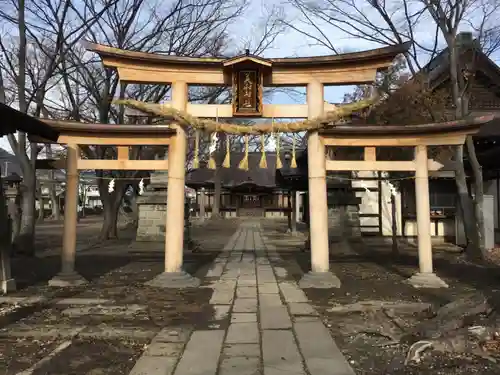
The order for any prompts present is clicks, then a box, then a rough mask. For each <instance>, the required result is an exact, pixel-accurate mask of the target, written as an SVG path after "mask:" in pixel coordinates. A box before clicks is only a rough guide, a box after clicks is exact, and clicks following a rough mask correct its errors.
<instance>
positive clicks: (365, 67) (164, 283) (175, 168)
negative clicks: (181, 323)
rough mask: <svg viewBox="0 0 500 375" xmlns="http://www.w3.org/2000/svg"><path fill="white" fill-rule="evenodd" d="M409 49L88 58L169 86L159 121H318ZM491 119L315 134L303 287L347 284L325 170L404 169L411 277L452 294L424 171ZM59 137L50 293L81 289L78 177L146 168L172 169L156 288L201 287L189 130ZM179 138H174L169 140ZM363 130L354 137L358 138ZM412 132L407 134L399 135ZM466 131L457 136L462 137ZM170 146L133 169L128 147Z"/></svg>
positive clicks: (86, 131)
mask: <svg viewBox="0 0 500 375" xmlns="http://www.w3.org/2000/svg"><path fill="white" fill-rule="evenodd" d="M408 48H409V44H404V45H400V46H391V47H385V48H380V49H375V50H371V51H363V52H355V53H348V54H343V55H335V56H320V57H305V58H277V59H263V58H260V57H258V56H252V55H250V54H248V53H247V54H245V55H242V56H237V57H234V58H231V59H222V58H191V57H181V56H162V55H156V54H150V53H142V52H133V51H124V50H119V49H116V48H112V47H107V46H103V45H95V44H88V50H90V51H93V52H96V53H98V54H99V55H100V56H101V58H102V60H103V63H104V65H105V66H106V67H109V68H114V69H117V71H118V74H119V76H120V79H121V80H122V81H125V82H131V83H144V84H154V83H160V84H170V85H171V88H172V90H171V91H172V98H171V101H170V102H169V103H164V104H158V105H156V107H155V105H152V106H151V105H150V108H154V107H155V108H156V110H153V112H158V113H160V114H161V112H162V111H161V109H162V108H165V107H170V108H174V109H175V110H178V111H181V112H182V113H187V114H188V115H190V116H195V117H200V118H214V117H219V118H227V117H263V118H280V117H285V118H308V119H317V118H319V117H321V116H322V115H323V114H324V113H325V112H327V111H330V110H333V109H334V108H335V106H333V105H330V104H325V102H324V86H325V85H333V84H337V85H338V84H360V83H372V82H373V81H374V80H375V77H376V73H377V71H379V70H380V69H386V68H388V67H389V66H390V65H391V63H392V61H393V60H394V58H395V57H396V56H397V55H398V54H399V53H402V52H405V51H406V50H407V49H408ZM190 84H191V85H221V86H232V89H233V103H232V104H229V105H214V104H194V103H189V102H188V86H189V85H190ZM287 85H288V86H305V87H306V88H307V104H306V105H266V104H264V103H263V97H262V92H263V88H264V87H265V86H287ZM487 120H489V118H482V119H480V120H474V121H465V122H459V123H448V124H431V125H419V126H409V127H392V128H390V127H385V129H391V132H387V130H386V132H385V133H380V132H381V131H382V130H380V129H382V128H383V127H382V128H378V127H377V128H378V129H379V130H376V128H375V127H363V126H361V127H360V126H351V127H350V126H344V127H339V126H337V127H335V128H334V129H333V130H330V131H323V132H319V131H316V130H313V131H310V132H309V134H308V160H309V176H308V178H309V192H310V197H311V199H310V205H309V210H310V218H311V223H310V233H311V261H312V262H311V263H312V270H311V272H310V273H308V274H306V275H305V276H304V278H303V280H302V281H301V285H302V286H304V287H338V286H339V285H340V282H339V280H338V278H337V276H335V275H334V274H332V273H331V272H330V267H329V254H328V223H327V199H326V181H325V175H326V171H327V170H346V169H347V170H356V169H362V170H386V171H391V170H405V171H415V173H416V181H417V191H418V193H417V199H418V207H419V208H418V212H419V214H418V216H419V218H418V230H419V257H420V273H419V274H418V275H416V276H415V277H414V278H412V282H413V284H414V285H416V286H445V284H444V283H443V282H442V281H440V280H439V279H438V278H437V277H436V276H435V274H434V273H433V270H432V250H431V246H430V232H429V225H430V218H429V207H428V206H429V192H428V182H427V171H428V170H429V167H430V169H435V168H437V165H436V164H435V163H433V162H428V160H427V151H426V150H427V149H426V147H427V146H429V145H436V144H441V145H457V144H462V143H463V142H464V140H465V137H466V135H467V134H472V133H474V132H475V131H477V130H478V129H479V126H480V124H481V123H482V122H486V121H487ZM46 122H47V123H49V124H51V125H52V126H54V127H55V128H56V129H58V130H60V131H61V133H62V135H61V136H60V138H59V139H58V142H59V143H64V144H68V146H69V147H68V150H69V151H68V152H69V153H68V158H67V169H68V191H67V194H68V199H70V200H71V201H69V200H68V202H67V204H66V207H67V209H68V210H70V212H67V214H66V215H65V220H66V221H65V227H64V246H63V251H62V257H63V269H62V270H61V273H60V274H59V275H58V276H56V277H55V278H54V279H53V280H52V281H51V284H52V285H60V286H62V285H74V284H75V283H76V284H78V283H82V282H84V280H82V278H81V277H80V276H79V275H78V274H76V272H75V270H74V259H75V227H76V184H77V178H76V176H77V173H78V170H79V169H93V168H96V169H135V170H138V169H147V170H161V169H167V167H168V170H169V175H168V196H167V219H166V221H167V224H166V240H165V272H164V273H163V274H161V275H159V276H158V277H156V278H155V279H154V280H152V281H151V282H150V285H155V286H161V287H185V286H196V285H198V284H199V281H198V280H196V279H194V278H192V277H191V276H190V275H188V274H186V273H185V272H184V271H183V270H182V252H183V234H184V231H183V207H184V206H183V204H184V179H185V171H184V166H185V158H186V131H185V128H184V127H182V126H176V125H172V127H168V126H163V127H161V126H160V127H158V126H156V128H155V126H154V125H149V126H134V125H122V126H120V125H107V124H102V125H96V124H94V125H92V124H75V123H68V122H66V123H61V122H57V121H46ZM172 129H175V133H174V132H173V131H172ZM356 129H357V130H356ZM402 129H405V130H402ZM458 129H459V131H458ZM82 144H106V145H117V146H118V160H99V161H97V160H90V161H89V160H82V159H80V158H79V153H78V145H82ZM148 144H168V145H169V154H168V156H169V160H168V161H167V162H164V161H158V162H157V163H156V164H154V163H153V161H149V160H148V161H143V160H140V161H139V160H128V152H127V147H128V146H131V145H148ZM339 145H344V146H350V145H352V146H364V147H367V148H366V149H365V160H364V161H363V162H362V163H361V164H360V163H358V164H353V163H355V162H351V161H349V162H347V161H327V160H326V157H325V146H339ZM391 145H394V146H401V145H406V146H411V147H415V149H416V158H415V160H414V161H411V162H403V161H390V162H382V161H377V160H375V156H374V155H375V149H374V147H377V146H391Z"/></svg>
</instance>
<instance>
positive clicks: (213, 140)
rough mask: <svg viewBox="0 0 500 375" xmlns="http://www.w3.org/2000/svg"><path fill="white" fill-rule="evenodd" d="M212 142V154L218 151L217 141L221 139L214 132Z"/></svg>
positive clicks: (210, 148)
mask: <svg viewBox="0 0 500 375" xmlns="http://www.w3.org/2000/svg"><path fill="white" fill-rule="evenodd" d="M211 138H212V140H211V141H212V142H211V143H210V147H209V149H208V150H209V152H210V154H212V153H213V152H214V151H215V150H216V149H217V141H218V140H219V137H218V136H217V133H216V132H214V133H212V137H211Z"/></svg>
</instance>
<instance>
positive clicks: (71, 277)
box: [49, 272, 88, 288]
mask: <svg viewBox="0 0 500 375" xmlns="http://www.w3.org/2000/svg"><path fill="white" fill-rule="evenodd" d="M85 284H88V281H87V280H85V278H83V276H81V275H80V274H79V273H78V272H70V273H63V272H61V273H59V274H57V275H55V276H54V277H53V278H52V279H50V280H49V286H54V287H57V288H66V287H71V286H80V285H85Z"/></svg>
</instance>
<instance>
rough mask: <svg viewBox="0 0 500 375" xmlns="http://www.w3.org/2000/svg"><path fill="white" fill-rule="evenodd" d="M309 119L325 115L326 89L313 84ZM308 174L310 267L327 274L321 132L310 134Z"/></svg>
mask: <svg viewBox="0 0 500 375" xmlns="http://www.w3.org/2000/svg"><path fill="white" fill-rule="evenodd" d="M307 105H308V118H315V117H317V116H320V115H321V114H322V112H323V107H324V100H323V85H322V84H321V83H320V82H317V81H315V82H311V83H309V84H308V85H307ZM307 157H308V170H309V174H308V177H309V219H310V225H309V227H310V236H311V267H312V271H313V272H328V271H329V269H330V264H329V261H330V260H329V256H328V213H327V196H326V170H325V159H326V153H325V145H324V144H323V142H322V140H321V138H320V136H319V134H318V132H311V133H309V137H308V140H307Z"/></svg>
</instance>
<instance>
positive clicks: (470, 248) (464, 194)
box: [455, 146, 481, 259]
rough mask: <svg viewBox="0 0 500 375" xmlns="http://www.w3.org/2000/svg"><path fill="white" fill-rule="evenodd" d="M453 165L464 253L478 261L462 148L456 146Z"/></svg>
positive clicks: (474, 221)
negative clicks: (463, 234) (463, 238)
mask: <svg viewBox="0 0 500 375" xmlns="http://www.w3.org/2000/svg"><path fill="white" fill-rule="evenodd" d="M455 163H456V167H455V183H456V185H457V193H458V198H459V199H460V208H461V211H462V212H461V213H462V221H463V223H464V232H465V237H466V241H467V245H466V247H465V252H466V254H467V256H468V257H469V258H470V259H480V258H481V251H480V249H479V246H478V233H477V223H476V216H475V214H474V207H473V202H472V198H471V197H470V195H469V190H468V188H467V178H466V175H465V169H464V163H463V146H457V148H456V150H455Z"/></svg>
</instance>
